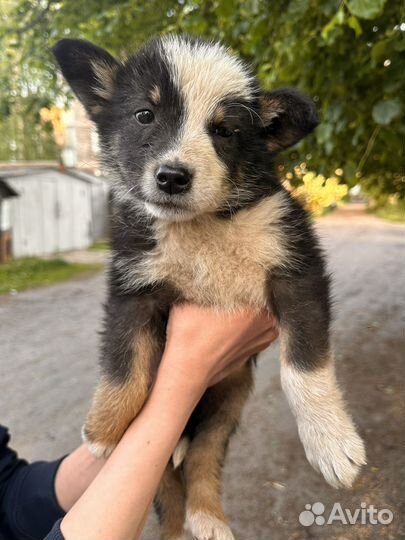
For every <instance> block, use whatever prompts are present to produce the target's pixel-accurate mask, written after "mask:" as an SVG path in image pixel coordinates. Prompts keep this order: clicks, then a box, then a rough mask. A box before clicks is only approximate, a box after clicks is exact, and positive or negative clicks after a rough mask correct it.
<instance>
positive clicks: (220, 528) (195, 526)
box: [186, 510, 235, 540]
mask: <svg viewBox="0 0 405 540" xmlns="http://www.w3.org/2000/svg"><path fill="white" fill-rule="evenodd" d="M186 528H187V529H188V530H189V531H190V533H191V536H192V537H193V539H195V540H235V537H234V536H233V534H232V531H231V529H230V528H229V526H228V525H227V524H226V523H225V522H223V521H221V520H220V519H218V518H216V517H215V516H213V515H211V514H207V513H206V512H192V511H189V510H188V511H187V517H186Z"/></svg>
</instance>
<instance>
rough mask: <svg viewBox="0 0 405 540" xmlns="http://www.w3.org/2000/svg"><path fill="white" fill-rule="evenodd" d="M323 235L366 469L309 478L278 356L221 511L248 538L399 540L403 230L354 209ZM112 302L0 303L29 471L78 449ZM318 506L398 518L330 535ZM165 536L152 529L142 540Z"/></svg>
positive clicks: (2, 405)
mask: <svg viewBox="0 0 405 540" xmlns="http://www.w3.org/2000/svg"><path fill="white" fill-rule="evenodd" d="M318 229H319V232H320V234H321V236H322V240H323V244H324V246H325V249H326V250H327V253H328V256H329V266H330V269H331V271H332V272H333V274H334V295H335V299H336V303H335V323H334V332H333V339H334V346H335V350H336V356H337V360H338V376H339V379H340V381H341V384H342V387H343V388H344V389H345V395H346V398H347V401H348V403H349V406H350V410H351V411H352V413H353V415H354V417H355V420H356V423H357V425H358V426H359V429H360V432H361V434H362V435H363V436H364V438H365V440H366V445H367V454H368V465H367V467H366V468H365V469H364V471H363V473H362V474H361V476H360V478H359V480H358V482H357V483H356V485H355V486H354V488H353V489H352V490H350V491H349V490H342V491H336V490H334V489H333V488H331V487H329V486H328V485H326V484H325V482H324V480H323V479H322V478H321V477H320V476H319V475H318V474H317V473H316V472H315V471H313V470H312V469H311V467H310V465H309V464H308V463H307V461H306V459H305V456H304V452H303V449H302V447H301V444H300V443H299V441H298V435H297V429H296V425H295V422H294V420H293V418H292V415H291V413H290V411H289V409H288V406H287V404H286V400H285V398H284V396H283V394H282V392H281V389H280V381H279V375H278V360H277V346H274V347H273V348H272V349H271V350H270V351H268V352H267V353H266V354H264V355H263V356H262V358H261V360H260V362H259V368H258V370H257V384H256V391H255V393H254V394H253V395H252V397H251V399H250V401H249V403H248V406H247V407H246V410H245V414H244V420H243V422H242V425H241V428H240V430H239V432H238V433H237V435H236V436H235V437H234V438H233V440H232V443H231V445H230V451H229V455H228V459H227V464H226V468H225V474H224V477H225V481H224V504H225V508H226V510H227V512H228V515H229V517H230V522H231V524H232V527H233V530H234V532H235V536H236V538H238V539H240V540H242V539H243V540H308V539H325V540H326V539H327V540H358V539H370V540H380V539H390V540H403V539H404V538H405V518H404V515H405V508H404V506H405V505H404V498H405V444H404V442H405V397H404V380H405V378H404V375H405V373H404V356H405V355H404V352H405V339H404V332H403V329H404V319H405V286H404V284H405V267H404V247H405V235H404V232H405V229H404V227H403V226H402V225H396V224H390V223H387V222H384V221H381V220H378V219H376V218H373V217H370V216H367V215H365V214H363V213H361V212H359V211H357V210H350V209H349V210H347V209H346V210H344V211H339V212H338V213H335V214H332V215H330V216H329V217H327V218H323V219H322V220H320V221H319V223H318ZM104 290H105V285H104V277H103V275H102V274H98V275H95V276H92V277H87V278H86V279H80V280H79V279H78V280H75V281H71V282H69V283H64V284H60V285H56V286H52V287H48V288H43V289H37V290H32V291H27V292H24V293H20V294H18V295H16V296H3V297H0V420H1V423H3V424H6V425H8V426H10V428H11V430H12V434H13V445H14V447H15V448H16V449H17V450H18V451H19V453H20V454H21V455H23V456H25V457H26V458H28V459H31V460H33V459H52V458H55V457H57V456H59V455H62V454H65V453H66V452H68V451H69V450H71V449H73V448H74V447H75V445H77V444H79V442H80V437H79V432H80V426H81V424H82V421H83V417H84V415H85V412H86V409H87V406H88V403H89V398H90V396H91V392H92V387H93V385H94V382H95V378H96V373H97V368H96V364H97V347H98V337H97V329H98V328H99V324H100V319H101V314H102V311H101V303H102V300H103V296H104ZM315 502H321V503H322V504H323V505H324V506H325V512H324V514H323V516H324V517H326V518H328V516H329V513H330V511H331V509H332V507H333V505H334V503H340V504H341V507H342V509H343V511H344V510H345V509H349V510H350V511H351V512H354V511H355V510H356V509H362V507H361V503H363V506H364V504H365V505H366V506H368V505H374V507H376V508H377V509H378V510H381V509H387V510H390V511H391V512H392V513H393V520H392V522H391V523H390V524H387V525H382V524H375V525H371V524H361V523H359V522H357V523H356V524H355V525H350V524H344V523H342V521H344V520H345V519H346V518H345V515H346V514H345V515H343V517H341V518H340V522H336V521H334V523H332V524H329V525H328V524H323V525H316V524H314V525H312V526H308V527H306V526H302V525H300V523H299V519H298V518H299V514H300V513H301V512H302V511H303V510H304V509H305V505H306V504H312V503H315ZM340 515H341V516H342V514H340ZM363 515H364V512H363ZM387 515H388V514H387V513H385V514H383V517H384V518H387ZM306 517H308V515H307V516H306ZM157 537H158V534H157V530H156V523H155V519H154V517H151V519H150V520H149V522H148V525H147V528H146V531H145V534H144V536H143V540H156V538H157Z"/></svg>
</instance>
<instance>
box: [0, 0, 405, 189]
mask: <svg viewBox="0 0 405 540" xmlns="http://www.w3.org/2000/svg"><path fill="white" fill-rule="evenodd" d="M2 2H4V3H5V4H6V6H8V7H7V9H4V10H3V13H2V14H1V13H0V14H1V15H2V17H1V19H0V36H1V38H0V39H1V42H0V44H1V47H2V50H3V51H4V50H5V51H6V55H5V58H4V59H3V60H2V61H1V65H0V88H1V96H2V97H1V100H0V115H1V117H2V120H1V118H0V122H1V121H3V122H4V119H5V118H7V117H9V116H10V114H11V113H13V112H14V113H15V110H16V103H17V102H18V103H20V105H19V107H20V110H19V112H21V110H24V109H25V110H28V111H32V112H31V114H32V118H31V120H29V121H30V122H31V121H32V120H34V123H35V122H36V124H38V121H39V120H38V110H39V107H40V106H43V105H45V104H49V103H51V102H55V101H57V100H60V99H61V96H63V95H65V89H63V88H62V85H61V80H60V78H59V77H57V76H56V75H55V66H54V64H53V61H52V58H51V55H50V54H49V46H50V45H52V44H53V43H54V42H55V41H57V39H59V38H61V37H63V36H71V37H73V36H74V37H84V38H87V39H90V40H93V41H95V42H96V43H98V44H99V45H101V46H104V47H106V48H108V49H109V50H110V51H111V52H112V53H114V54H116V55H118V56H121V57H123V56H125V55H126V54H127V53H129V52H131V51H132V50H133V49H135V48H136V47H137V46H139V45H140V44H141V43H142V42H143V41H145V40H146V39H148V38H149V37H150V36H151V35H153V34H157V33H161V32H173V31H175V32H178V31H181V32H188V33H191V34H197V35H201V36H205V37H208V38H212V39H220V40H222V41H223V42H224V43H226V44H227V45H229V46H230V47H231V48H232V49H233V50H235V51H236V52H238V53H239V54H241V55H242V56H243V57H244V58H246V59H247V60H248V61H249V62H251V63H252V64H253V65H254V67H255V69H256V71H257V73H258V75H259V77H260V79H261V81H262V83H263V86H264V87H265V88H275V87H278V86H283V85H291V86H297V87H299V88H301V89H302V90H303V91H305V92H307V93H309V94H310V95H312V96H313V98H314V100H315V101H316V102H317V104H318V105H319V111H320V118H321V123H320V126H319V127H318V128H317V130H316V132H315V134H314V135H312V136H311V137H309V138H308V139H307V140H306V141H304V142H303V143H302V144H301V146H300V147H298V148H297V149H295V150H293V151H292V152H290V153H289V154H287V155H284V156H283V161H284V165H285V167H286V168H292V167H293V166H294V165H295V164H297V163H299V161H298V160H299V158H301V160H300V161H302V158H303V157H305V160H306V162H307V167H308V168H309V169H312V170H316V171H317V172H320V173H324V174H326V175H329V174H331V173H333V171H334V170H335V169H336V168H341V169H343V171H344V178H345V180H346V181H347V182H348V183H349V184H351V183H355V182H358V181H360V182H362V184H363V185H364V186H365V187H367V189H369V190H370V191H374V192H375V193H376V194H378V195H379V194H388V193H398V194H399V195H400V196H401V197H402V198H404V197H405V178H404V168H403V159H404V157H403V138H404V135H405V125H404V122H403V113H404V109H405V106H404V105H405V104H404V94H403V92H401V85H402V84H403V77H404V73H405V13H404V8H403V5H402V6H401V4H400V2H399V1H395V0H343V1H341V0H319V1H318V0H150V1H148V2H144V1H141V0H128V1H124V0H118V1H117V0H58V1H56V0H15V1H13V2H10V1H9V0H0V4H1V3H2ZM21 103H22V105H21ZM27 121H28V120H27ZM1 137H4V135H1ZM3 146H4V141H3V143H1V141H0V152H1V148H2V147H3ZM48 151H49V149H48Z"/></svg>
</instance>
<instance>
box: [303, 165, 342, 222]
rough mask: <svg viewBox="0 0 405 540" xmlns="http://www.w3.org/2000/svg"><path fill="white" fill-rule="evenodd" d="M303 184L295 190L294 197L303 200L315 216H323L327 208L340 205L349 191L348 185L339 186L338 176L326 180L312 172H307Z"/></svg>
mask: <svg viewBox="0 0 405 540" xmlns="http://www.w3.org/2000/svg"><path fill="white" fill-rule="evenodd" d="M301 182H302V184H300V185H299V186H298V187H296V188H295V189H294V190H293V195H294V196H296V197H298V198H299V199H301V200H302V201H303V202H304V204H305V206H306V207H307V208H308V209H309V210H310V211H311V212H312V213H313V214H315V215H321V214H322V213H323V212H324V211H325V210H326V209H327V208H329V207H331V206H334V205H337V204H339V202H341V201H342V199H343V198H344V197H345V196H346V195H347V192H348V189H349V188H348V187H347V185H346V184H339V180H338V179H337V178H336V176H331V177H330V178H325V177H324V176H323V175H322V174H316V173H314V172H312V171H309V172H306V173H305V174H304V175H303V176H302V178H301Z"/></svg>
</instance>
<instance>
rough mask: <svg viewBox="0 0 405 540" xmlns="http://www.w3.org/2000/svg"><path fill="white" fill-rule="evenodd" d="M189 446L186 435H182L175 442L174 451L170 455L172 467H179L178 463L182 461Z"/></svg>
mask: <svg viewBox="0 0 405 540" xmlns="http://www.w3.org/2000/svg"><path fill="white" fill-rule="evenodd" d="M189 446H190V441H189V439H188V437H182V438H181V439H180V440H179V442H178V443H177V446H176V448H175V449H174V452H173V455H172V462H173V467H174V468H175V469H177V468H178V467H180V465H181V464H182V463H183V461H184V458H185V457H186V454H187V450H188V447H189Z"/></svg>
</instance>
